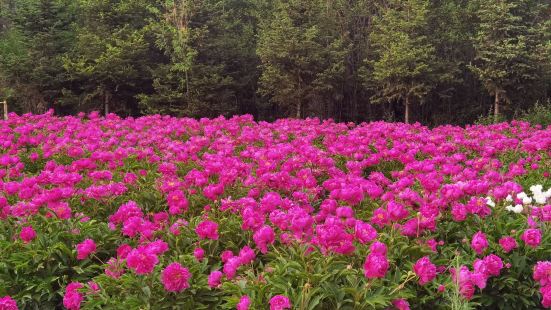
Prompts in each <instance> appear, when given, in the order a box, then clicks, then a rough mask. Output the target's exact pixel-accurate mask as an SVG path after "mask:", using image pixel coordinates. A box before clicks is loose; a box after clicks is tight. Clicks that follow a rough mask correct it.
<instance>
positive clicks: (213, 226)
mask: <svg viewBox="0 0 551 310" xmlns="http://www.w3.org/2000/svg"><path fill="white" fill-rule="evenodd" d="M195 232H196V233H197V235H198V236H199V238H200V239H212V240H217V239H218V224H217V223H215V222H213V221H203V222H201V223H199V225H197V227H196V228H195Z"/></svg>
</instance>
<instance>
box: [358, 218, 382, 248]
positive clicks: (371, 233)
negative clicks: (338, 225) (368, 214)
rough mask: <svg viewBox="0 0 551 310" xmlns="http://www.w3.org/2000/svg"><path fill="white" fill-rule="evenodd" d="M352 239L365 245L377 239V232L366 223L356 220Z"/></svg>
mask: <svg viewBox="0 0 551 310" xmlns="http://www.w3.org/2000/svg"><path fill="white" fill-rule="evenodd" d="M354 237H356V239H358V241H359V242H360V243H362V244H365V243H367V242H370V241H372V240H374V239H375V238H377V231H376V230H375V228H373V226H371V225H369V224H368V223H364V222H362V221H359V220H358V221H356V223H355V225H354Z"/></svg>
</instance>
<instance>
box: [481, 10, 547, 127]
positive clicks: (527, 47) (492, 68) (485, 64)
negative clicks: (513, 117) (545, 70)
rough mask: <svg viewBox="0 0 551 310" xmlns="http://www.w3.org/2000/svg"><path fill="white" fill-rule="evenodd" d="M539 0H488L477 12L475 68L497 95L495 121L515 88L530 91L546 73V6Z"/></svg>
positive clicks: (485, 85) (495, 97)
mask: <svg viewBox="0 0 551 310" xmlns="http://www.w3.org/2000/svg"><path fill="white" fill-rule="evenodd" d="M538 2H539V1H511V0H484V1H480V3H479V7H478V10H477V12H476V15H477V17H478V19H479V28H478V32H477V34H476V37H475V49H476V57H475V59H474V62H473V64H472V65H471V66H470V68H471V70H472V71H473V72H474V73H475V74H476V75H477V76H478V77H479V79H480V80H481V82H482V83H483V84H484V87H485V88H486V90H487V91H488V93H489V94H490V95H491V96H494V107H493V112H494V121H496V122H497V121H498V119H499V117H500V109H501V104H502V103H503V102H505V103H510V102H511V99H512V96H513V95H514V93H515V92H527V91H529V89H528V88H529V87H530V86H531V85H533V82H535V81H537V80H539V79H540V78H541V76H542V71H541V70H542V65H543V64H544V63H545V62H546V60H545V58H544V57H545V56H544V55H545V53H544V41H543V37H544V32H543V29H544V27H542V26H541V25H540V23H542V20H541V18H538V17H539V16H540V15H541V14H542V9H543V8H544V6H542V5H541V4H539V3H538Z"/></svg>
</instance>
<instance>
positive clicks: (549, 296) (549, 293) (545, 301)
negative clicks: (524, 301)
mask: <svg viewBox="0 0 551 310" xmlns="http://www.w3.org/2000/svg"><path fill="white" fill-rule="evenodd" d="M540 293H541V296H542V300H541V304H542V305H543V306H544V307H545V308H551V285H547V286H543V287H541V288H540Z"/></svg>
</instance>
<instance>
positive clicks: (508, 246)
mask: <svg viewBox="0 0 551 310" xmlns="http://www.w3.org/2000/svg"><path fill="white" fill-rule="evenodd" d="M499 245H500V246H501V248H502V249H503V251H505V253H509V252H511V251H512V250H514V249H516V248H517V247H518V244H517V241H516V240H515V238H513V237H509V236H506V237H502V238H501V239H499Z"/></svg>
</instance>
